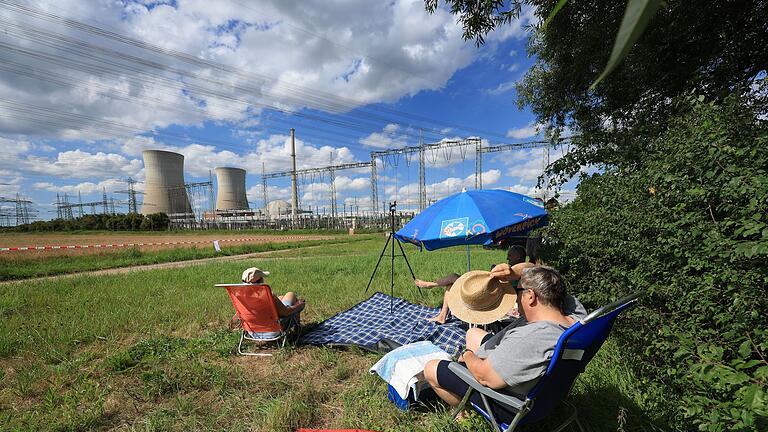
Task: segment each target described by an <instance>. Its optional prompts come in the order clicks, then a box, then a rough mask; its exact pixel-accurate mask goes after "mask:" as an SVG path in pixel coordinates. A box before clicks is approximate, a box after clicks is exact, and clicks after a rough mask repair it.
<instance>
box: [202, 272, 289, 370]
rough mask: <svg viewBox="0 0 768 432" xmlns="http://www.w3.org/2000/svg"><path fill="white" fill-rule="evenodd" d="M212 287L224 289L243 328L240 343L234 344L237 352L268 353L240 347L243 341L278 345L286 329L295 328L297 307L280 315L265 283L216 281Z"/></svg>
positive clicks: (284, 339)
mask: <svg viewBox="0 0 768 432" xmlns="http://www.w3.org/2000/svg"><path fill="white" fill-rule="evenodd" d="M216 286H217V287H223V288H226V289H227V294H229V298H230V299H231V300H232V306H234V307H235V311H236V312H237V315H239V316H240V320H241V323H242V330H243V331H242V333H241V334H240V342H239V343H238V344H237V353H238V354H240V355H250V356H271V355H272V354H268V353H255V352H245V351H243V350H242V348H243V342H245V341H249V342H257V343H258V342H277V343H278V344H279V345H280V347H281V348H282V347H284V346H285V342H286V340H287V338H288V332H289V331H291V330H292V329H294V328H295V329H296V330H297V331H298V327H299V320H298V318H299V314H300V313H301V310H298V311H296V312H295V313H294V314H292V315H290V316H287V317H283V318H280V317H279V316H278V314H277V308H276V307H275V303H274V302H273V300H272V289H271V288H270V287H269V285H253V284H248V283H237V284H216Z"/></svg>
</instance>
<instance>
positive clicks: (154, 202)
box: [141, 150, 192, 215]
mask: <svg viewBox="0 0 768 432" xmlns="http://www.w3.org/2000/svg"><path fill="white" fill-rule="evenodd" d="M142 156H143V157H144V172H145V174H146V180H145V182H146V188H145V190H144V203H143V204H142V206H141V214H143V215H147V214H152V213H166V214H168V215H172V214H191V213H192V207H191V206H190V204H189V198H188V197H187V189H186V188H185V187H184V155H181V154H178V153H173V152H169V151H164V150H144V151H143V152H142Z"/></svg>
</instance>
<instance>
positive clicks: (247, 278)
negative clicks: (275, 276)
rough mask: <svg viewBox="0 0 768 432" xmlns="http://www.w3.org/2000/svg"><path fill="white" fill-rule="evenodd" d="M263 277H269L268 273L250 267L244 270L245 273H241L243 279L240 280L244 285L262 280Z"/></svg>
mask: <svg viewBox="0 0 768 432" xmlns="http://www.w3.org/2000/svg"><path fill="white" fill-rule="evenodd" d="M264 276H269V272H268V271H264V270H261V269H259V268H256V267H251V268H247V269H245V271H244V272H243V277H242V278H241V279H242V281H243V282H245V283H252V282H256V281H257V280H259V279H261V278H263V277H264Z"/></svg>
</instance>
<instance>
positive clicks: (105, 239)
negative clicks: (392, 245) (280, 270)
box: [0, 232, 338, 255]
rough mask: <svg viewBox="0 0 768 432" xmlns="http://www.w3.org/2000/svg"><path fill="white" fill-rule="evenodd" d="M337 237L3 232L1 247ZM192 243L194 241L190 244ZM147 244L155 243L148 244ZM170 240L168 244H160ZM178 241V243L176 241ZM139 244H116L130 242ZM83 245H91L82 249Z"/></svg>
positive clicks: (53, 252)
mask: <svg viewBox="0 0 768 432" xmlns="http://www.w3.org/2000/svg"><path fill="white" fill-rule="evenodd" d="M334 237H338V236H332V235H305V234H291V235H265V234H249V233H248V232H240V233H227V234H221V233H219V234H208V233H205V232H200V233H196V232H190V233H183V234H177V233H174V234H147V233H136V234H132V233H114V234H112V233H95V234H64V233H31V234H26V233H23V234H15V233H14V234H3V235H0V248H2V247H6V248H14V247H28V248H34V247H45V246H81V247H79V248H73V249H45V250H35V249H31V250H26V251H2V252H0V254H3V255H9V254H13V255H19V254H37V255H61V254H66V255H70V254H88V253H98V252H105V251H118V250H123V249H126V248H129V247H138V248H139V249H142V250H159V249H171V248H178V247H185V248H189V247H208V248H210V247H213V245H212V244H213V241H214V240H218V241H219V243H220V245H221V247H222V248H226V247H227V246H233V245H243V244H262V243H282V242H291V241H306V240H327V239H332V238H334ZM184 242H186V243H184ZM190 242H192V243H190ZM148 243H153V244H151V245H148ZM157 243H167V244H159V245H158V244H157ZM173 243H176V244H173ZM128 244H133V245H136V246H114V245H128ZM93 245H113V246H112V247H93ZM82 246H91V247H87V248H83V247H82Z"/></svg>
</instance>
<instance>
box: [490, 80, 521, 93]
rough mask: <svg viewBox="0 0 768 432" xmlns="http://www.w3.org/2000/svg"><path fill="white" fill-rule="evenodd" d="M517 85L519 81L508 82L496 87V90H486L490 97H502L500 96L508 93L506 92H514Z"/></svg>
mask: <svg viewBox="0 0 768 432" xmlns="http://www.w3.org/2000/svg"><path fill="white" fill-rule="evenodd" d="M515 84H517V81H506V82H503V83H501V84H499V85H497V86H496V87H494V88H492V89H490V90H486V93H488V94H490V95H494V96H496V95H500V94H503V93H506V92H508V91H510V90H513V89H514V88H515Z"/></svg>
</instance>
